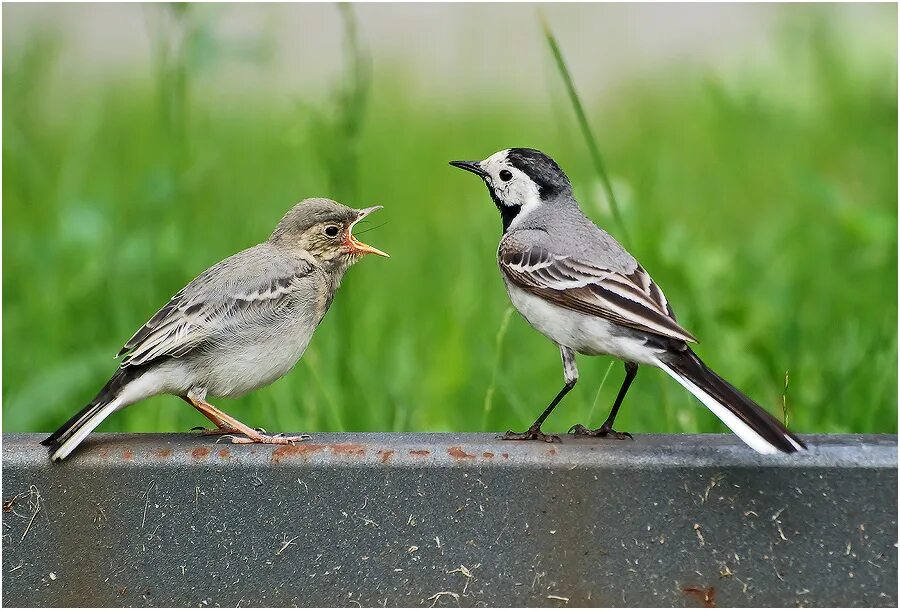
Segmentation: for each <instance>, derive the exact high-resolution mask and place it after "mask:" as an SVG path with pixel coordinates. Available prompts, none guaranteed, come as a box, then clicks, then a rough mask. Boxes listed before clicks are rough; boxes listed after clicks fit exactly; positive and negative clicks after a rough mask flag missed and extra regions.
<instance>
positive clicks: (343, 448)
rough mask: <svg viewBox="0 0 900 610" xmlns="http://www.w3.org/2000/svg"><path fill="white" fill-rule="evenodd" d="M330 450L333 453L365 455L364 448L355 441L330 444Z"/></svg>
mask: <svg viewBox="0 0 900 610" xmlns="http://www.w3.org/2000/svg"><path fill="white" fill-rule="evenodd" d="M331 452H332V453H333V454H335V455H365V454H366V448H365V447H363V446H362V445H357V444H355V443H338V444H336V445H331Z"/></svg>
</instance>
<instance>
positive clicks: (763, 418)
mask: <svg viewBox="0 0 900 610" xmlns="http://www.w3.org/2000/svg"><path fill="white" fill-rule="evenodd" d="M658 365H659V367H660V368H661V369H662V370H664V371H665V372H667V373H668V374H669V375H671V376H672V378H673V379H675V381H677V382H678V383H680V384H681V385H682V386H684V388H685V389H687V390H688V391H689V392H690V393H691V394H693V395H694V396H696V397H697V398H698V399H699V400H700V402H702V403H703V404H704V405H706V406H707V407H708V408H709V410H710V411H712V412H713V413H715V414H716V417H718V418H719V419H721V420H722V422H723V423H724V424H725V425H726V426H728V427H729V428H730V429H731V431H732V432H734V433H735V434H737V435H738V437H740V439H741V440H742V441H744V442H745V443H747V445H749V446H750V447H751V448H752V449H754V450H755V451H757V452H759V453H763V454H775V453H794V452H795V451H803V450H805V449H806V445H804V444H803V441H801V440H800V439H799V438H797V437H796V436H795V435H794V434H793V433H791V431H790V430H788V429H787V428H785V427H784V425H783V424H782V423H781V422H779V421H778V420H777V419H775V418H774V417H773V416H772V415H771V414H770V413H769V412H768V411H766V410H765V409H763V408H762V407H761V406H759V405H758V404H756V403H755V402H753V401H752V400H751V399H750V398H748V397H747V396H745V395H744V394H743V393H741V392H740V391H739V390H738V389H737V388H735V387H734V386H733V385H731V384H730V383H728V382H727V381H725V380H724V379H722V378H721V377H719V376H718V375H717V374H716V373H715V372H713V371H712V370H711V369H710V368H709V367H707V366H706V365H705V364H704V363H703V361H701V360H700V358H698V357H697V355H696V354H694V353H693V352H692V351H691V350H690V349H686V350H685V351H683V352H679V353H677V354H673V353H671V352H670V353H667V354H665V355H663V356H661V357H660V359H659V360H658Z"/></svg>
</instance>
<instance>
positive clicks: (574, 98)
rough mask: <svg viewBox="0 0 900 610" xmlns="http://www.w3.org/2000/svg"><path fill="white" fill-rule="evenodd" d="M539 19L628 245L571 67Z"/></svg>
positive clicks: (614, 196) (543, 19) (616, 202)
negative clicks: (576, 88)
mask: <svg viewBox="0 0 900 610" xmlns="http://www.w3.org/2000/svg"><path fill="white" fill-rule="evenodd" d="M539 18H540V21H541V28H542V29H543V30H544V38H545V39H546V40H547V44H548V45H549V46H550V53H551V54H552V55H553V60H554V62H555V63H556V68H557V70H559V75H560V76H561V77H562V80H563V84H565V86H566V92H567V93H568V94H569V100H570V101H571V102H572V108H573V109H574V110H575V116H576V117H577V119H578V126H579V128H580V129H581V133H582V135H584V139H585V141H586V142H587V146H588V150H589V151H590V154H591V161H592V163H593V164H594V169H595V170H596V172H597V175H598V176H599V177H600V182H601V183H602V184H603V190H604V191H606V198H607V199H608V200H609V207H610V209H611V210H612V213H613V218H615V221H616V224H618V225H619V230H620V231H621V232H622V237H623V241H624V242H625V243H626V244H627V243H628V242H629V241H630V240H629V239H628V228H627V227H626V226H625V221H624V219H623V218H622V212H621V210H620V209H619V202H618V201H617V200H616V195H615V193H614V192H613V188H612V183H611V182H610V180H609V175H608V174H607V173H606V166H605V164H604V163H603V157H602V155H601V154H600V147H599V146H597V140H596V138H595V137H594V134H593V133H592V132H591V126H590V124H588V120H587V115H586V114H585V113H584V106H583V105H582V104H581V98H579V97H578V92H577V91H576V90H575V83H574V82H573V81H572V75H571V74H570V73H569V67H568V66H567V65H566V60H565V58H563V55H562V51H560V48H559V43H557V42H556V36H554V35H553V32H552V31H551V30H550V25H549V24H548V23H547V20H546V19H545V18H544V15H543V14H539Z"/></svg>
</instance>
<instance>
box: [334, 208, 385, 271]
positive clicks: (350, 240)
mask: <svg viewBox="0 0 900 610" xmlns="http://www.w3.org/2000/svg"><path fill="white" fill-rule="evenodd" d="M382 207H384V206H380V205H373V206H372V207H371V208H365V209H362V210H357V212H358V213H359V216H357V217H356V220H354V221H353V224H351V225H350V228H349V229H347V238H346V239H345V240H344V245H345V246H346V247H347V251H348V252H349V253H350V254H359V255H363V254H377V255H378V256H384V257H387V258H390V257H391V255H390V254H388V253H387V252H382V251H381V250H379V249H378V248H373V247H372V246H370V245H368V244H364V243H362V242H361V241H359V240H358V239H356V238H355V237H353V226H354V225H355V224H356V223H358V222H359V221H360V220H362V219H363V218H365V217H366V216H368V215H369V214H371V213H372V212H374V211H375V210H380V209H381V208H382Z"/></svg>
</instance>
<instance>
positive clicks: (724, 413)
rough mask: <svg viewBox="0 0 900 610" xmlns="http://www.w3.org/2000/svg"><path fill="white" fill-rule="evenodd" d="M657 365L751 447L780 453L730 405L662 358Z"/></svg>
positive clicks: (760, 450) (770, 452) (765, 451)
mask: <svg viewBox="0 0 900 610" xmlns="http://www.w3.org/2000/svg"><path fill="white" fill-rule="evenodd" d="M657 365H658V366H659V368H661V369H662V370H664V371H665V372H667V373H668V374H669V375H671V377H672V379H674V380H675V381H677V382H678V383H680V384H681V385H682V386H684V388H685V389H686V390H687V391H688V392H690V393H691V394H693V395H694V396H696V397H697V398H698V399H699V400H700V402H702V403H703V404H704V405H706V406H707V408H709V410H710V411H712V412H713V413H715V414H716V417H718V418H719V419H721V420H722V423H724V424H725V425H726V426H728V427H729V428H730V429H731V431H732V432H734V433H735V434H737V435H738V437H739V438H740V439H741V440H742V441H744V442H745V443H747V445H749V446H750V448H751V449H753V450H754V451H756V452H758V453H762V454H766V455H772V454H776V453H780V452H779V450H778V448H777V447H775V446H774V445H773V444H772V443H770V442H769V441H767V440H766V439H764V438H763V437H762V436H760V434H759V433H758V432H756V431H755V430H753V428H751V427H750V426H748V425H747V424H745V423H744V422H743V421H741V419H740V418H739V417H738V416H737V415H735V414H734V413H732V412H731V411H730V410H729V409H728V407H726V406H725V405H723V404H721V403H719V401H717V400H716V399H715V398H713V397H712V396H710V395H709V394H707V393H706V392H704V391H703V390H701V389H700V388H699V387H697V385H696V384H694V383H693V382H692V381H691V380H690V379H687V378H686V377H682V376H681V375H679V374H678V373H677V372H675V371H674V370H673V369H672V368H670V367H669V366H668V365H667V364H666V363H665V362H663V361H661V360H657ZM785 438H786V439H788V441H790V443H791V444H792V445H794V446H795V447H796V448H797V449H798V450H800V449H803V448H802V447H800V446H799V445H798V444H797V443H796V442H795V441H794V439H792V438H791V437H789V436H787V435H785Z"/></svg>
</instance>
